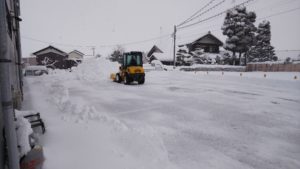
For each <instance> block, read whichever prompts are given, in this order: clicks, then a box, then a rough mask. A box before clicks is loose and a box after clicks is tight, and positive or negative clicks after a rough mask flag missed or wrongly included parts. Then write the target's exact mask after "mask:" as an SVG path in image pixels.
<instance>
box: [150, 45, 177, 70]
mask: <svg viewBox="0 0 300 169" xmlns="http://www.w3.org/2000/svg"><path fill="white" fill-rule="evenodd" d="M147 58H148V60H149V62H152V61H153V60H159V61H161V62H162V63H163V64H164V65H173V63H174V61H173V55H170V54H168V53H165V52H163V51H162V50H161V49H160V48H159V47H157V46H156V45H154V46H153V47H152V48H151V49H150V51H149V52H148V54H147Z"/></svg>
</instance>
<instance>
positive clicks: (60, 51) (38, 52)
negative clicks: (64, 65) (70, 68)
mask: <svg viewBox="0 0 300 169" xmlns="http://www.w3.org/2000/svg"><path fill="white" fill-rule="evenodd" d="M50 52H53V53H57V54H59V55H62V56H67V55H68V54H67V53H66V52H64V51H62V50H60V49H58V48H56V47H53V46H51V45H50V46H48V47H46V48H44V49H41V50H39V51H37V52H34V53H33V55H35V56H38V55H41V54H45V53H50Z"/></svg>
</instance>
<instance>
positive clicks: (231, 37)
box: [222, 6, 256, 65]
mask: <svg viewBox="0 0 300 169" xmlns="http://www.w3.org/2000/svg"><path fill="white" fill-rule="evenodd" d="M255 19H256V14H255V13H254V12H248V11H247V10H246V7H243V6H238V7H236V8H234V9H232V10H229V11H228V12H227V14H226V17H225V20H224V24H223V26H222V31H223V35H226V36H227V39H226V43H225V45H224V48H225V49H226V50H229V51H232V53H233V56H232V57H233V60H234V63H233V64H234V65H235V61H236V53H239V61H240V64H241V56H242V54H243V53H245V52H247V51H248V50H249V49H250V47H251V46H252V45H253V42H254V38H255V31H256V27H255V25H254V22H255Z"/></svg>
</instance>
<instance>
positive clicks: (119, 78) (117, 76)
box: [115, 73, 122, 83]
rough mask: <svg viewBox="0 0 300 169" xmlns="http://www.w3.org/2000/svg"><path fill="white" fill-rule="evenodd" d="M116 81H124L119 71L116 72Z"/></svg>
mask: <svg viewBox="0 0 300 169" xmlns="http://www.w3.org/2000/svg"><path fill="white" fill-rule="evenodd" d="M115 81H116V82H117V83H121V82H122V79H121V76H120V74H119V73H117V74H116V79H115Z"/></svg>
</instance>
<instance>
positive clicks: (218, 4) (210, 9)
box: [178, 0, 225, 27]
mask: <svg viewBox="0 0 300 169" xmlns="http://www.w3.org/2000/svg"><path fill="white" fill-rule="evenodd" d="M224 2H225V0H223V1H221V2H219V3H217V4H216V5H214V6H212V7H211V8H209V9H207V10H206V11H204V12H202V13H200V14H198V15H197V16H195V17H193V18H192V19H190V20H189V21H187V22H186V23H189V22H191V21H193V20H195V19H197V18H199V17H200V16H202V15H204V14H206V13H208V12H210V11H212V10H213V9H215V8H217V7H218V6H220V5H221V4H222V3H224ZM186 23H184V24H186ZM184 24H182V25H184ZM182 25H178V27H179V26H182Z"/></svg>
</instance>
